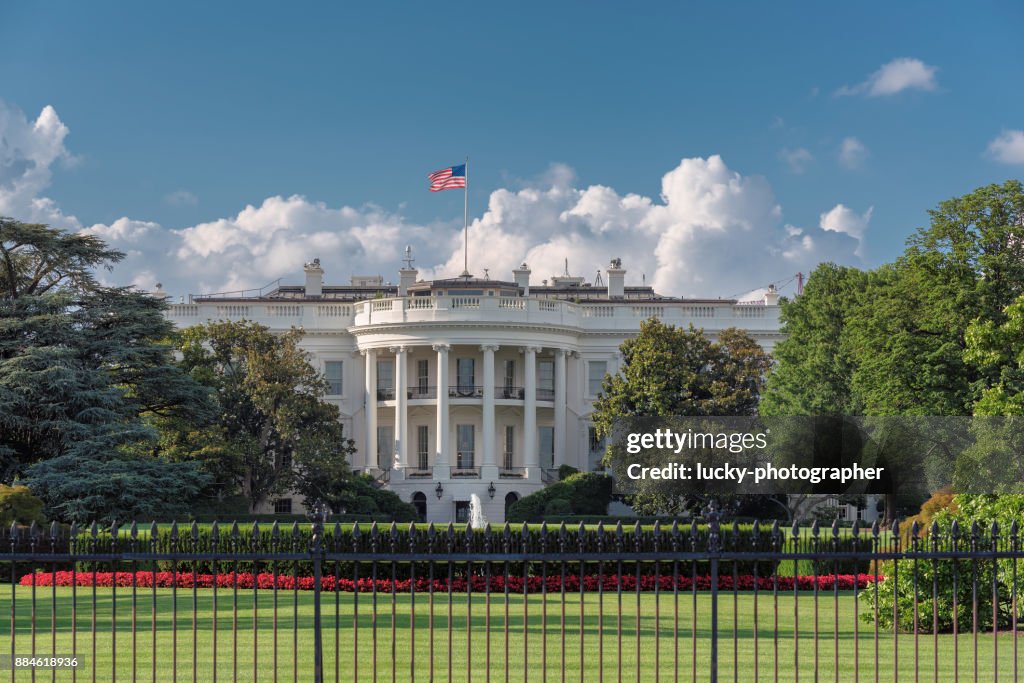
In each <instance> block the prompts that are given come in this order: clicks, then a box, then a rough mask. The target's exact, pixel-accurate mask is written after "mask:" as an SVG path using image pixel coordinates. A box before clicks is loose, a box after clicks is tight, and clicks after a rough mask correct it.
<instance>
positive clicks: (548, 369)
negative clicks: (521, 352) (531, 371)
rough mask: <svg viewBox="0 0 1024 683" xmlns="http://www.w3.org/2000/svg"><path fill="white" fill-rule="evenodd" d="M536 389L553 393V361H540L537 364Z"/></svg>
mask: <svg viewBox="0 0 1024 683" xmlns="http://www.w3.org/2000/svg"><path fill="white" fill-rule="evenodd" d="M537 388H538V389H543V390H545V391H550V392H552V393H553V392H554V391H555V361H553V360H542V361H539V362H538V363H537Z"/></svg>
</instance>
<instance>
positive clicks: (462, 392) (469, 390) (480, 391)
mask: <svg viewBox="0 0 1024 683" xmlns="http://www.w3.org/2000/svg"><path fill="white" fill-rule="evenodd" d="M483 396H484V388H483V387H481V386H475V385H471V384H453V385H451V386H449V387H448V397H449V398H483Z"/></svg>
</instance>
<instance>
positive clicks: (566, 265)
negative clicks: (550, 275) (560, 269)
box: [565, 258, 569, 277]
mask: <svg viewBox="0 0 1024 683" xmlns="http://www.w3.org/2000/svg"><path fill="white" fill-rule="evenodd" d="M565 276H566V277H569V259H568V258H566V259H565Z"/></svg>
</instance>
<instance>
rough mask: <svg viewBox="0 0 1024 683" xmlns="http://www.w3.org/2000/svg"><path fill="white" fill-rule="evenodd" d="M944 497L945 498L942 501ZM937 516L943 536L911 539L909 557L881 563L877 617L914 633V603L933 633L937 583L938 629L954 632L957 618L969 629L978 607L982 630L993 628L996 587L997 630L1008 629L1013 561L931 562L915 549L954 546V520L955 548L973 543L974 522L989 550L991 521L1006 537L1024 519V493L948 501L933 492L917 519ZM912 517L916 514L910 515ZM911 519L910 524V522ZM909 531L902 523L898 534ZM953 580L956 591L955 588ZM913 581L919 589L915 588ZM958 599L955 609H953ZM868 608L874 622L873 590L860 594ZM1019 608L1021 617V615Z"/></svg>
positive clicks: (980, 540)
mask: <svg viewBox="0 0 1024 683" xmlns="http://www.w3.org/2000/svg"><path fill="white" fill-rule="evenodd" d="M944 501H945V502H944ZM928 514H932V515H933V520H934V522H935V523H936V524H937V527H938V531H939V535H938V538H937V539H932V538H926V539H921V538H919V539H917V541H916V544H915V543H914V539H912V538H910V539H909V541H908V544H907V545H905V546H904V548H905V549H906V550H907V551H908V553H907V554H908V555H910V556H911V557H910V558H909V559H904V560H899V561H894V560H888V561H885V562H881V563H879V567H878V573H879V574H882V575H884V576H885V577H886V578H885V580H884V581H882V582H881V583H879V585H878V613H877V617H878V621H879V625H880V626H882V627H883V628H894V627H895V628H897V629H898V630H899V631H910V630H912V629H913V628H914V606H915V604H916V605H917V610H918V628H919V629H920V630H922V631H923V632H926V633H930V632H931V631H932V623H933V622H932V619H933V610H932V606H933V600H932V590H933V586H935V587H936V593H935V597H936V600H935V603H936V605H937V607H938V609H937V614H936V615H935V616H936V622H937V627H938V631H939V632H950V631H952V630H953V623H954V619H955V620H956V623H957V624H958V625H959V628H960V629H965V628H966V629H969V628H971V627H972V625H973V619H974V612H975V607H977V615H978V623H977V627H978V629H979V630H987V629H991V628H992V622H993V615H992V607H993V595H992V594H993V586H994V587H995V592H996V596H995V598H996V605H995V606H996V619H995V620H996V622H997V625H998V626H999V628H1009V627H1010V626H1011V625H1012V623H1013V599H1012V596H1013V592H1014V591H1013V589H1014V581H1013V573H1014V567H1013V565H1014V560H996V561H993V560H991V559H978V560H970V559H963V560H950V559H942V560H938V561H937V562H933V561H931V560H928V559H919V560H915V559H914V558H913V555H914V552H915V550H916V551H918V552H927V551H929V550H930V549H931V548H932V544H933V542H939V547H940V548H948V547H950V543H949V539H950V536H951V530H952V524H953V521H954V520H956V521H957V522H958V523H959V525H960V535H959V542H958V544H957V549H959V550H960V551H961V552H964V551H967V550H968V549H969V548H970V547H971V546H972V545H973V544H974V539H973V533H972V527H973V524H974V522H975V521H976V522H977V523H978V526H979V536H978V539H977V548H978V549H979V550H982V551H984V550H989V549H991V548H992V547H993V540H992V537H991V536H990V531H991V528H992V523H993V522H994V523H997V524H998V525H999V534H1000V537H1001V539H1002V540H1003V541H1005V539H1006V537H1007V536H1008V534H1009V530H1010V525H1011V524H1012V523H1013V521H1014V520H1015V519H1017V520H1019V519H1021V518H1022V517H1024V496H1016V495H1002V496H981V495H954V496H952V497H951V498H950V499H949V500H948V501H947V500H946V499H945V498H944V497H941V496H940V494H936V495H934V496H932V498H930V499H929V500H928V501H927V502H926V503H925V504H924V505H922V506H921V513H920V514H919V515H918V517H919V518H920V517H922V516H926V515H928ZM912 519H913V518H912ZM911 523H912V522H911ZM930 526H931V524H930V523H929V524H925V525H922V535H923V534H924V532H925V531H930ZM905 531H906V530H905V529H904V528H903V525H901V528H900V535H901V538H904V532H905ZM975 575H976V576H977V586H978V589H977V591H975V590H974V583H973V582H974V577H975ZM954 578H955V579H956V590H955V591H954ZM915 579H916V586H917V589H916V591H915ZM954 597H955V599H956V611H955V612H954V610H953V602H954ZM861 599H862V600H864V602H865V605H867V606H868V607H869V609H868V612H869V613H868V614H863V615H862V618H863V619H865V620H866V621H869V622H870V621H873V620H874V618H875V616H876V615H875V612H874V607H875V604H874V594H873V592H871V593H867V594H865V595H863V596H861ZM894 607H895V609H896V612H897V615H898V616H897V620H898V623H895V624H894V620H893V608H894ZM1020 612H1021V610H1020V609H1019V608H1018V614H1017V619H1018V621H1019V620H1021V617H1022V614H1021V613H1020Z"/></svg>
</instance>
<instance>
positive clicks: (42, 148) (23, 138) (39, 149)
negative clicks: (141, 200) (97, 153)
mask: <svg viewBox="0 0 1024 683" xmlns="http://www.w3.org/2000/svg"><path fill="white" fill-rule="evenodd" d="M67 135H68V128H67V126H65V125H64V123H63V122H62V121H61V120H60V117H59V116H57V112H56V110H55V109H54V108H53V107H51V106H49V105H47V106H45V107H43V110H42V111H41V112H40V113H39V116H38V117H36V119H35V120H34V121H32V120H30V119H29V118H28V117H26V116H25V114H24V113H23V112H22V111H21V110H19V109H17V108H15V107H12V106H9V105H7V104H6V103H4V102H3V101H2V100H0V215H5V216H15V217H17V218H18V219H19V220H23V221H28V222H34V223H49V224H50V225H54V226H58V227H62V228H68V229H76V228H78V227H80V226H79V223H78V220H77V219H76V218H75V217H74V216H68V215H66V214H64V213H63V212H62V211H61V210H60V209H59V208H58V207H57V205H56V203H55V202H54V201H53V200H51V199H47V198H46V197H41V196H40V193H41V192H42V191H43V190H44V189H46V188H47V187H48V186H49V185H50V181H51V179H52V177H53V171H52V167H53V165H54V164H55V163H57V162H65V163H68V162H74V161H75V158H74V157H73V156H72V155H71V154H70V152H68V150H67V148H66V147H65V146H64V138H65V137H67Z"/></svg>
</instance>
